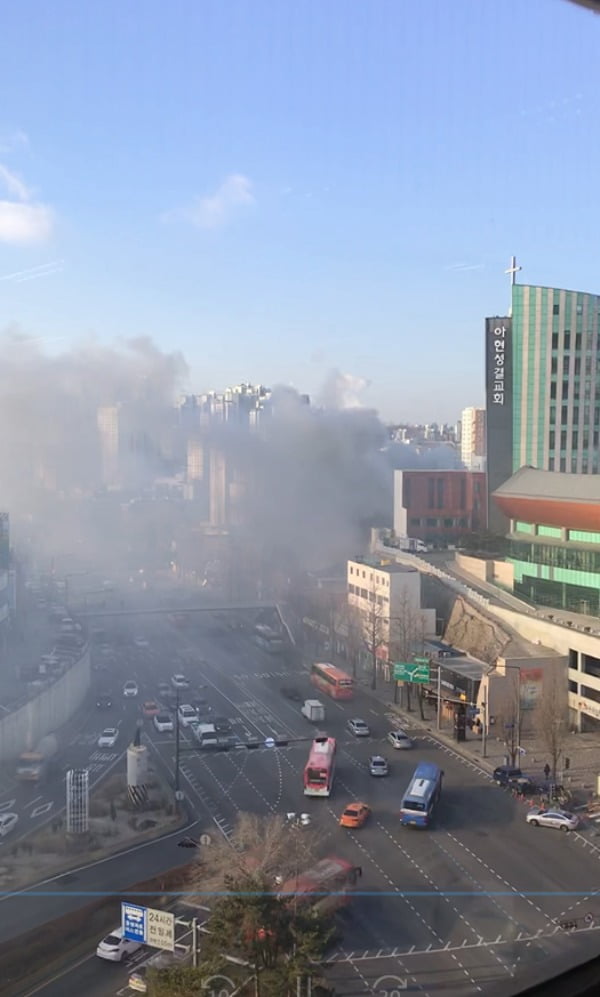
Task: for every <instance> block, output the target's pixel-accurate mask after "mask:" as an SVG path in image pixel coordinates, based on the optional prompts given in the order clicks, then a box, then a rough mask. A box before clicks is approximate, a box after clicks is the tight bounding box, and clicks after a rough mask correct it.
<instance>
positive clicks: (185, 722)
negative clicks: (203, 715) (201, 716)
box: [177, 703, 198, 727]
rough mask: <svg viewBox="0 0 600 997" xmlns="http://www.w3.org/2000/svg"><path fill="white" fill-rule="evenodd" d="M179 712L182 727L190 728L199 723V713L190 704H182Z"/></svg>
mask: <svg viewBox="0 0 600 997" xmlns="http://www.w3.org/2000/svg"><path fill="white" fill-rule="evenodd" d="M177 712H178V713H179V723H180V724H181V726H182V727H190V726H191V725H192V724H193V723H197V722H198V713H197V712H196V710H195V709H194V707H193V706H190V704H189V703H182V705H181V706H180V707H179V709H178V711H177Z"/></svg>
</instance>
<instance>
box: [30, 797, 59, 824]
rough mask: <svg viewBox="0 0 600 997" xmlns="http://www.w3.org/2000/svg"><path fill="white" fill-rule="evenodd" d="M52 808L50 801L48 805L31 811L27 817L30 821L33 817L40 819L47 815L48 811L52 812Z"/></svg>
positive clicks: (45, 804)
mask: <svg viewBox="0 0 600 997" xmlns="http://www.w3.org/2000/svg"><path fill="white" fill-rule="evenodd" d="M53 806H54V801H53V800H51V801H50V803H42V805H41V807H36V808H35V810H32V811H31V813H30V814H29V816H30V817H31V818H32V820H33V818H34V817H41V816H42V814H47V813H48V811H49V810H52V807H53Z"/></svg>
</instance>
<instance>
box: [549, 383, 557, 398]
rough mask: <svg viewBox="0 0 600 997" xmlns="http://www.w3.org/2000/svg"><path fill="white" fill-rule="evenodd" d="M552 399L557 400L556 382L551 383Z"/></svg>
mask: <svg viewBox="0 0 600 997" xmlns="http://www.w3.org/2000/svg"><path fill="white" fill-rule="evenodd" d="M550 398H556V381H552V382H551V383H550Z"/></svg>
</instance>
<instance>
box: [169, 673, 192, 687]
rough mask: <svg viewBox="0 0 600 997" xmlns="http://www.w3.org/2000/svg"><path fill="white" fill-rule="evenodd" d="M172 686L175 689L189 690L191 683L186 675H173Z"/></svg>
mask: <svg viewBox="0 0 600 997" xmlns="http://www.w3.org/2000/svg"><path fill="white" fill-rule="evenodd" d="M171 685H172V686H173V688H174V689H189V687H190V683H189V682H188V680H187V679H186V677H185V675H172V676H171Z"/></svg>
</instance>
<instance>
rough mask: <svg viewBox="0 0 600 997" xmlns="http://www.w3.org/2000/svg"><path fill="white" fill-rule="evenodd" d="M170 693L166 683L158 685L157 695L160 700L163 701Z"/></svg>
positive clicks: (169, 687)
mask: <svg viewBox="0 0 600 997" xmlns="http://www.w3.org/2000/svg"><path fill="white" fill-rule="evenodd" d="M170 693H171V686H170V685H169V683H168V682H159V683H158V695H159V697H160V699H164V698H165V696H169V695H170Z"/></svg>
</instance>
